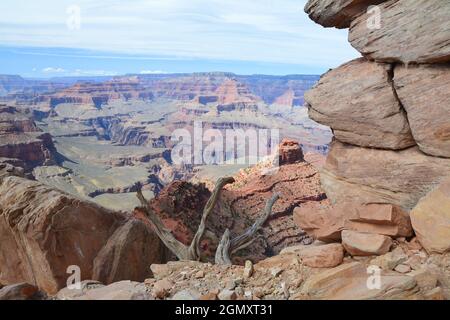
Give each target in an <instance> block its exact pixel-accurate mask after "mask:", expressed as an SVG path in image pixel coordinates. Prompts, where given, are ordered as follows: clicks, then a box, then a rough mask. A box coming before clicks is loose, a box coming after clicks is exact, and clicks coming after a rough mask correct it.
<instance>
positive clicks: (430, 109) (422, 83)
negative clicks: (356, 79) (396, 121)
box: [394, 27, 450, 158]
mask: <svg viewBox="0 0 450 320" xmlns="http://www.w3.org/2000/svg"><path fill="white" fill-rule="evenodd" d="M448 30H449V31H448V33H449V34H448V38H449V39H450V27H449V29H448ZM449 42H450V40H449ZM449 46H450V44H449ZM449 52H450V49H449ZM394 84H395V88H396V91H397V93H398V97H399V98H400V100H401V102H402V105H403V107H404V108H405V110H406V112H407V114H408V121H409V125H410V127H411V131H412V134H413V136H414V140H415V141H416V142H417V144H418V145H419V147H420V150H422V151H423V152H425V153H427V154H429V155H433V156H438V157H447V158H450V120H449V119H450V65H449V64H445V65H427V66H410V67H407V68H406V67H403V66H398V67H396V68H395V77H394Z"/></svg>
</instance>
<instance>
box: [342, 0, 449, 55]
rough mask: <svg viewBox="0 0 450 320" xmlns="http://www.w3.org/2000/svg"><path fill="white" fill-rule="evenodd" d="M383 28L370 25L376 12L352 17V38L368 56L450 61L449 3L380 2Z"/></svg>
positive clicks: (424, 0) (423, 0)
mask: <svg viewBox="0 0 450 320" xmlns="http://www.w3.org/2000/svg"><path fill="white" fill-rule="evenodd" d="M378 8H379V13H380V23H381V25H380V28H376V27H375V28H369V27H368V22H369V23H370V20H369V19H373V18H374V14H376V13H370V12H369V13H365V14H363V15H361V16H359V17H358V18H356V19H355V20H353V22H352V24H351V27H350V35H349V41H350V43H351V44H352V46H353V47H355V48H356V49H357V50H358V51H359V52H361V53H362V54H363V55H364V56H366V57H367V58H369V59H374V60H377V61H383V62H403V63H436V62H439V63H441V62H446V61H450V41H449V30H450V19H448V17H449V16H450V3H449V2H448V1H441V0H391V1H387V2H385V3H383V4H380V5H379V6H378Z"/></svg>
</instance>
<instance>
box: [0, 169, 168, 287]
mask: <svg viewBox="0 0 450 320" xmlns="http://www.w3.org/2000/svg"><path fill="white" fill-rule="evenodd" d="M127 221H129V217H127V216H126V215H125V214H123V213H120V212H113V211H109V210H106V209H103V208H101V207H99V206H97V205H95V204H93V203H90V202H86V201H82V200H79V199H77V198H74V197H71V196H68V195H66V194H64V193H62V192H59V191H56V190H54V189H51V188H49V187H47V186H45V185H43V184H40V183H38V182H34V181H30V180H26V179H23V178H20V177H7V178H4V179H2V180H1V181H0V251H1V252H2V254H1V255H0V282H2V283H5V284H12V283H18V282H23V281H26V282H28V283H30V284H33V285H35V286H37V287H39V288H40V289H42V290H44V291H46V292H48V293H51V294H52V293H56V292H57V291H58V290H59V289H61V288H63V287H65V286H66V281H67V279H68V277H69V276H70V275H71V273H70V272H71V271H68V268H69V267H70V266H77V267H79V270H80V272H81V275H80V276H81V279H82V280H83V279H92V278H93V277H94V276H98V277H99V278H102V280H105V281H117V280H123V279H132V278H134V279H136V280H140V281H142V280H143V279H145V278H146V277H148V276H150V275H151V273H150V271H149V270H148V269H146V268H145V267H144V266H143V265H145V264H147V265H149V264H151V263H154V262H162V261H164V259H165V257H164V256H163V255H162V254H161V253H162V252H163V251H164V249H163V247H162V244H161V243H160V241H159V240H158V239H157V238H156V237H155V235H154V234H153V233H152V232H151V231H149V230H147V229H145V230H144V229H143V228H144V227H145V226H142V224H141V223H140V222H127ZM132 231H133V232H132ZM138 257H139V258H138ZM143 258H144V260H145V261H142V259H143ZM136 259H139V261H140V263H143V265H141V264H134V263H133V261H136ZM103 268H105V269H103ZM94 271H95V272H94ZM68 272H69V273H68Z"/></svg>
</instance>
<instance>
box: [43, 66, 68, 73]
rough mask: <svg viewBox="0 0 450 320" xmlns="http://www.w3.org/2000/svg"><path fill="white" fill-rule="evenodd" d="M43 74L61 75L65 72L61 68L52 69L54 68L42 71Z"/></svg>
mask: <svg viewBox="0 0 450 320" xmlns="http://www.w3.org/2000/svg"><path fill="white" fill-rule="evenodd" d="M42 72H43V73H63V72H66V70H64V69H63V68H54V67H47V68H44V69H42Z"/></svg>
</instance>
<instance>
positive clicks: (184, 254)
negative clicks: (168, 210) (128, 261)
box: [136, 177, 279, 264]
mask: <svg viewBox="0 0 450 320" xmlns="http://www.w3.org/2000/svg"><path fill="white" fill-rule="evenodd" d="M233 182H234V178H231V177H226V178H220V179H219V180H217V183H216V186H215V188H214V190H213V192H212V195H211V197H210V198H209V200H208V202H207V203H206V206H205V208H204V209H203V214H202V218H201V221H200V225H199V227H198V229H197V232H196V233H195V235H194V238H193V240H192V242H191V244H190V245H189V246H187V245H185V244H183V243H181V242H180V241H178V240H177V239H176V238H175V237H174V236H173V234H172V232H170V230H168V229H166V228H165V226H164V224H163V223H162V221H161V219H160V218H159V216H158V215H157V214H156V213H155V212H154V211H153V209H152V208H151V207H150V205H149V202H148V201H147V199H145V197H144V195H143V194H142V186H141V185H140V184H136V192H137V197H138V199H139V201H140V202H141V205H142V208H141V209H142V210H143V211H144V213H145V214H146V216H147V218H148V219H149V220H150V222H151V224H152V225H153V229H154V231H155V233H156V234H157V235H158V237H159V238H160V239H161V241H162V242H163V243H164V245H165V246H166V247H167V248H168V249H169V250H170V251H171V252H172V253H173V254H175V256H176V257H177V258H178V259H179V260H190V261H200V258H201V251H200V242H201V240H202V238H203V235H204V233H205V230H206V221H207V219H208V217H209V215H210V214H211V212H212V211H213V210H214V207H215V206H216V203H217V200H218V199H219V195H220V192H221V191H222V189H223V187H225V186H226V185H227V184H231V183H233ZM278 198H279V196H278V195H274V196H273V197H272V198H271V199H269V201H268V202H267V204H266V207H265V210H264V214H263V216H261V217H260V218H259V219H258V220H257V221H256V222H255V223H254V224H253V225H252V226H251V227H250V228H249V229H248V230H246V231H245V233H243V234H242V235H240V236H237V237H235V238H233V239H230V230H228V229H226V230H225V233H224V234H223V236H222V240H221V241H220V243H219V246H218V247H217V251H216V256H215V261H216V263H217V264H231V258H230V256H231V255H232V254H234V253H235V252H237V251H238V250H241V249H244V248H245V247H247V246H249V245H250V244H251V243H252V242H253V241H254V239H255V235H256V233H257V231H258V230H259V229H260V228H261V227H262V225H263V224H264V223H265V222H266V220H267V218H268V217H269V216H270V213H271V212H272V207H273V205H274V204H275V202H276V201H277V199H278Z"/></svg>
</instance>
